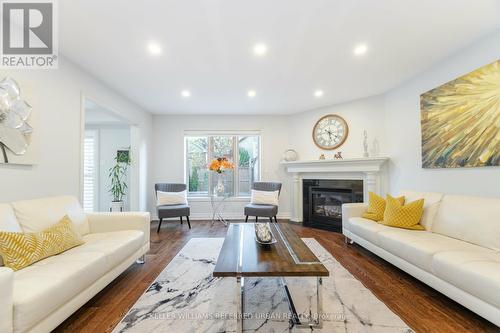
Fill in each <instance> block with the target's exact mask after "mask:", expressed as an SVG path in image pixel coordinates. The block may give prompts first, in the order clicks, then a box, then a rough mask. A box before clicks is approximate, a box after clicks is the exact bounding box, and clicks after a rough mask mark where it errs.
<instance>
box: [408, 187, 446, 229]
mask: <svg viewBox="0 0 500 333" xmlns="http://www.w3.org/2000/svg"><path fill="white" fill-rule="evenodd" d="M400 195H402V196H404V197H405V199H406V202H412V201H415V200H418V199H424V212H423V214H422V218H421V219H420V224H421V225H422V226H423V227H424V228H425V230H427V231H430V230H432V222H433V221H434V218H435V217H436V214H437V211H438V209H439V204H440V203H441V200H442V199H443V193H437V192H415V191H408V190H404V191H402V192H401V194H400Z"/></svg>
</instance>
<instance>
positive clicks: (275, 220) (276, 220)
mask: <svg viewBox="0 0 500 333" xmlns="http://www.w3.org/2000/svg"><path fill="white" fill-rule="evenodd" d="M274 222H276V223H278V219H277V218H276V215H274Z"/></svg>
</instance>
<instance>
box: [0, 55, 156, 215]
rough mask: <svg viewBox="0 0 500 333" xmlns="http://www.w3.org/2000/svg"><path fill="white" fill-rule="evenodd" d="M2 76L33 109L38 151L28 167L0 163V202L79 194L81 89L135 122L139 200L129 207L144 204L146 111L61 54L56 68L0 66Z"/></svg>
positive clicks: (148, 117) (148, 142) (149, 122)
mask: <svg viewBox="0 0 500 333" xmlns="http://www.w3.org/2000/svg"><path fill="white" fill-rule="evenodd" d="M5 76H10V77H12V78H14V79H15V80H16V81H17V82H18V83H19V85H20V87H21V94H22V96H23V98H25V99H26V100H27V101H28V102H29V103H30V104H31V105H32V106H33V112H34V113H37V116H36V119H37V122H36V123H35V124H33V126H35V128H34V131H35V134H34V137H33V138H34V139H35V140H38V143H39V148H40V151H39V152H38V161H37V163H36V164H35V165H34V166H16V165H0V202H7V201H12V200H20V199H30V198H37V197H43V196H49V195H61V194H70V195H75V196H77V197H81V188H80V187H81V184H80V168H81V136H82V131H83V124H82V117H81V100H82V94H85V96H87V97H89V98H92V99H93V100H95V101H97V102H99V104H101V105H104V106H106V107H107V108H109V109H112V110H114V111H115V112H117V113H119V114H120V115H121V116H123V117H124V118H126V119H127V120H129V121H130V122H131V123H133V124H136V125H137V127H138V130H139V132H140V134H136V136H137V143H136V146H137V147H139V148H140V149H137V152H138V155H139V156H138V157H137V158H141V167H142V170H141V173H142V175H141V176H142V177H143V179H142V180H141V181H139V179H140V177H138V176H137V177H136V178H137V179H138V180H137V182H138V184H137V187H136V188H138V189H139V191H137V195H138V196H139V198H138V199H137V200H136V201H137V202H139V205H138V207H132V209H146V189H147V184H148V180H147V177H148V174H150V165H151V164H150V163H149V161H148V155H147V152H148V150H149V149H150V146H151V135H150V133H151V128H152V117H151V115H150V114H149V113H147V112H145V111H144V110H142V109H141V108H140V107H138V106H136V105H135V104H134V103H132V102H130V101H128V100H127V99H126V98H124V97H122V96H120V95H119V94H117V93H115V92H114V91H113V90H112V89H110V88H109V87H108V86H106V85H104V84H103V83H101V82H100V81H98V80H96V79H95V78H94V77H92V76H90V75H89V74H87V73H86V72H84V71H82V70H81V69H80V68H79V67H77V66H76V65H74V64H72V63H71V62H69V61H68V60H67V59H65V58H64V57H60V59H59V69H57V70H8V71H7V70H0V78H3V77H5ZM133 148H134V147H133ZM137 158H136V160H137ZM144 177H146V178H145V179H144Z"/></svg>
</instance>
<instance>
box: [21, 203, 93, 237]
mask: <svg viewBox="0 0 500 333" xmlns="http://www.w3.org/2000/svg"><path fill="white" fill-rule="evenodd" d="M12 207H13V208H14V212H15V214H16V217H17V220H18V221H19V224H20V225H21V227H22V229H23V231H24V232H38V231H42V230H44V229H46V228H48V227H50V226H52V225H54V224H56V223H57V222H59V221H60V220H61V219H62V218H63V217H64V216H65V215H68V217H69V218H70V219H71V221H73V223H74V224H75V226H76V229H77V230H78V232H79V233H80V234H81V235H86V234H88V233H89V222H88V220H87V216H86V215H85V212H84V211H83V209H82V206H81V205H80V203H79V202H78V200H77V199H76V198H75V197H72V196H61V197H49V198H43V199H34V200H24V201H16V202H13V203H12Z"/></svg>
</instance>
